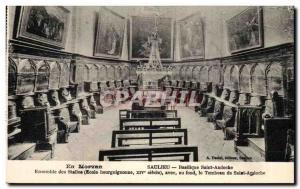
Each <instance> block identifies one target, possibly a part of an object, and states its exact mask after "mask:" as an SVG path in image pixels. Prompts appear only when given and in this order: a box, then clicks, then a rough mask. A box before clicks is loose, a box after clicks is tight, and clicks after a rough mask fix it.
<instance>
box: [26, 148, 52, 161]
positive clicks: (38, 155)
mask: <svg viewBox="0 0 300 189" xmlns="http://www.w3.org/2000/svg"><path fill="white" fill-rule="evenodd" d="M50 159H51V150H40V151H35V152H34V153H33V154H32V155H31V156H29V157H28V158H27V159H26V160H50Z"/></svg>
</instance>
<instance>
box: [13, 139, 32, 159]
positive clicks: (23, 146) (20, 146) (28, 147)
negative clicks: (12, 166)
mask: <svg viewBox="0 0 300 189" xmlns="http://www.w3.org/2000/svg"><path fill="white" fill-rule="evenodd" d="M35 147H36V144H35V143H16V144H12V145H10V146H9V147H8V159H9V160H25V159H27V158H28V157H29V156H31V155H32V154H33V153H34V151H35Z"/></svg>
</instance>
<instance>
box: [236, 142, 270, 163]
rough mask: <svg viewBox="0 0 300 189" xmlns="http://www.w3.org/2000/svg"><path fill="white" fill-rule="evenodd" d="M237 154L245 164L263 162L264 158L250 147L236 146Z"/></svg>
mask: <svg viewBox="0 0 300 189" xmlns="http://www.w3.org/2000/svg"><path fill="white" fill-rule="evenodd" d="M237 153H238V155H239V157H240V159H241V160H243V161H247V162H261V161H265V156H262V155H261V154H260V153H258V152H257V151H256V150H254V149H253V148H252V147H250V146H237Z"/></svg>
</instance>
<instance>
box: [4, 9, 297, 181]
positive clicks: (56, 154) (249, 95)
mask: <svg viewBox="0 0 300 189" xmlns="http://www.w3.org/2000/svg"><path fill="white" fill-rule="evenodd" d="M6 14H7V18H6V19H7V25H6V27H7V28H6V31H7V43H6V48H7V54H6V64H7V77H8V79H7V87H8V88H7V89H8V93H7V105H8V119H7V139H6V140H7V161H8V165H11V166H12V167H14V168H17V166H13V164H15V165H17V164H18V163H22V162H24V165H25V164H27V163H28V165H29V164H30V165H33V167H31V168H32V169H34V173H35V174H39V175H41V174H44V173H46V172H43V171H39V170H38V168H37V167H36V168H34V165H37V166H38V163H39V162H45V163H49V165H50V164H51V163H52V164H53V165H54V166H55V165H58V164H59V165H61V163H65V166H63V168H65V169H66V173H62V174H67V175H68V174H71V175H73V174H90V173H89V172H88V171H91V174H92V173H93V174H95V173H97V174H119V172H118V171H117V172H113V173H110V172H109V173H105V171H104V169H105V167H106V168H107V167H108V166H109V165H110V162H113V161H114V162H117V163H120V164H118V167H119V168H120V169H122V167H123V165H124V167H123V168H125V167H126V165H128V166H130V165H133V167H134V165H135V164H134V163H137V164H138V163H144V164H143V165H147V166H144V167H146V168H145V169H146V170H145V174H146V173H147V174H148V176H149V175H152V174H156V173H157V174H158V175H168V176H170V175H172V174H173V176H174V175H177V174H178V175H180V174H181V173H180V170H184V176H188V175H189V174H191V175H195V176H198V177H199V178H200V176H201V175H202V174H204V175H205V176H210V175H214V176H215V175H219V176H220V175H223V173H224V174H227V175H231V174H233V175H239V176H240V175H244V174H245V175H251V176H253V175H256V176H257V175H264V174H263V172H264V171H262V170H259V168H261V169H264V168H263V166H261V165H264V164H262V163H266V164H267V163H272V164H267V165H270V166H271V165H277V164H278V165H279V164H280V163H286V164H288V165H289V166H290V167H291V168H292V169H289V170H291V171H289V172H288V171H287V172H288V173H289V174H287V175H291V176H289V178H290V179H292V180H293V178H294V174H295V173H294V171H295V170H294V166H295V163H296V159H295V153H296V152H295V151H296V143H295V141H296V133H295V127H296V125H295V124H296V122H295V116H296V115H295V112H296V111H295V109H296V105H295V100H296V96H295V94H296V90H295V78H296V70H295V48H296V46H295V45H296V44H295V35H296V34H295V21H296V16H295V7H293V6H7V8H6ZM19 160H22V161H19ZM42 160H43V161H42ZM68 162H71V163H70V164H69V163H68ZM77 162H84V163H83V164H84V165H83V164H79V165H78V167H77V166H76V165H75V168H78V169H79V171H78V172H74V171H75V170H74V169H73V168H74V165H73V164H76V163H77ZM95 162H98V163H99V164H98V163H97V165H96V166H95V167H93V168H94V169H93V170H91V169H89V170H88V171H87V172H85V171H83V172H82V173H81V172H80V169H86V168H87V167H86V166H87V165H88V164H92V163H95ZM124 162H126V163H124ZM127 162H128V164H127ZM151 162H154V163H155V162H156V164H157V167H155V166H154V164H151ZM181 162H182V163H183V164H181ZM186 162H190V163H191V164H186ZM279 162H280V163H279ZM102 163H103V164H102ZM106 163H109V164H106ZM122 163H123V164H122ZM131 163H132V164H131ZM145 163H146V164H145ZM148 163H149V164H148ZM173 163H176V164H173ZM213 163H216V165H218V166H217V167H215V166H212V167H214V168H210V167H209V166H208V165H212V164H213ZM231 163H232V165H236V166H238V165H240V167H243V168H245V169H246V167H247V166H249V169H251V168H250V167H251V165H256V168H255V169H257V171H254V172H251V173H249V171H248V172H247V170H244V171H245V173H242V171H234V170H235V168H236V169H237V167H234V166H233V168H230V167H231ZM239 163H240V164H239ZM248 163H252V164H248ZM156 164H155V165H156ZM18 165H20V164H18ZM114 165H116V164H111V166H114ZM138 165H142V164H138ZM280 165H283V164H280ZM240 167H239V168H240ZM63 168H59V169H63ZM89 168H91V167H90V166H89ZM136 168H137V167H136ZM51 169H52V168H51ZM54 169H55V168H54V167H53V170H49V171H47V174H53V175H54V174H56V172H55V170H54ZM133 169H134V168H133ZM164 169H168V170H169V171H170V170H174V172H172V173H171V172H168V171H164ZM210 169H211V170H210ZM218 169H220V170H218ZM231 169H233V170H232V173H230V171H231ZM13 170H15V169H13V168H11V167H10V166H8V168H7V171H8V172H9V173H10V174H9V177H8V178H10V179H8V182H13V183H15V182H18V181H17V180H14V179H13V178H14V175H13V172H14V171H13ZM122 170H123V169H122ZM126 170H127V171H129V172H126V173H124V174H129V175H130V174H131V172H130V171H131V169H130V168H129V167H126ZM134 170H135V169H134ZM149 170H150V172H149ZM177 170H179V172H176V171H177ZM187 170H188V171H187ZM221 170H223V171H224V170H225V171H224V172H222V171H221ZM60 171H61V170H60ZM76 171H77V170H76ZM151 171H152V172H151ZM156 171H157V172H156ZM189 171H191V172H189ZM226 171H227V172H226ZM21 172H22V174H21V175H19V176H18V178H20V177H21V176H22V175H26V170H23V169H22V171H21ZM279 172H280V171H279ZM59 173H60V172H59V171H58V173H57V174H59ZM28 174H33V173H31V172H30V173H28ZM120 174H121V173H120ZM133 174H134V173H133ZM135 174H137V173H135ZM141 174H142V173H141ZM182 174H183V173H182ZM265 174H267V173H265ZM178 175H177V176H176V177H174V178H178V179H179V180H180V178H179V176H178ZM44 176H46V175H44ZM56 176H57V177H59V175H56ZM100 176H101V175H100ZM120 176H121V175H120ZM144 176H146V175H144ZM267 176H269V177H271V174H269V175H267ZM191 177H192V176H191ZM287 177H288V176H287ZM24 178H25V177H24ZM31 178H33V177H31ZM74 178H75V177H74ZM76 178H77V177H76ZM182 178H185V177H182ZM182 178H181V180H183V179H182ZM213 178H214V179H216V178H217V177H213ZM252 178H255V177H252ZM274 178H277V177H276V176H274ZM274 178H273V180H266V181H264V182H267V183H276V182H277V181H276V179H274ZM162 179H163V177H162ZM216 180H217V179H216ZM29 181H32V179H28V182H29ZM127 181H128V182H130V183H134V182H135V181H134V180H126V182H127ZM144 181H145V180H144ZM247 181H248V182H250V180H244V181H243V182H247ZM20 182H21V183H22V182H27V180H26V179H20ZM33 182H34V181H33ZM41 182H44V181H41ZM45 182H46V181H45ZM49 182H53V180H51V179H50V180H49ZM58 182H59V183H60V182H63V181H58ZM74 182H77V181H74ZM87 182H89V181H87ZM95 182H96V181H95ZM101 182H105V181H101ZM107 182H109V181H108V180H107ZM124 182H125V181H124ZM136 182H139V181H138V180H136ZM145 182H146V181H145ZM157 182H159V183H164V182H169V181H167V180H162V181H161V182H160V181H157ZM187 182H188V181H187ZM191 182H197V181H191ZM199 182H200V181H199ZM201 182H203V181H201ZM207 182H212V183H214V181H210V180H207ZM217 182H218V181H216V183H217ZM221 182H223V181H221ZM251 182H256V181H254V180H252V181H251ZM257 182H261V181H259V179H258V180H257ZM282 182H283V183H285V182H284V181H282ZM286 182H287V181H286ZM291 182H292V181H291ZM294 182H295V181H294ZM117 183H118V181H117ZM292 183H293V182H292Z"/></svg>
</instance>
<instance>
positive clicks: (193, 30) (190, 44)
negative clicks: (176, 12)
mask: <svg viewBox="0 0 300 189" xmlns="http://www.w3.org/2000/svg"><path fill="white" fill-rule="evenodd" d="M178 25H179V31H180V36H179V43H180V57H181V59H182V60H187V59H199V58H204V55H205V37H204V33H205V32H204V22H203V19H202V17H201V16H200V15H199V14H193V15H191V16H188V17H186V18H184V19H182V20H180V21H179V22H178Z"/></svg>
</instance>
